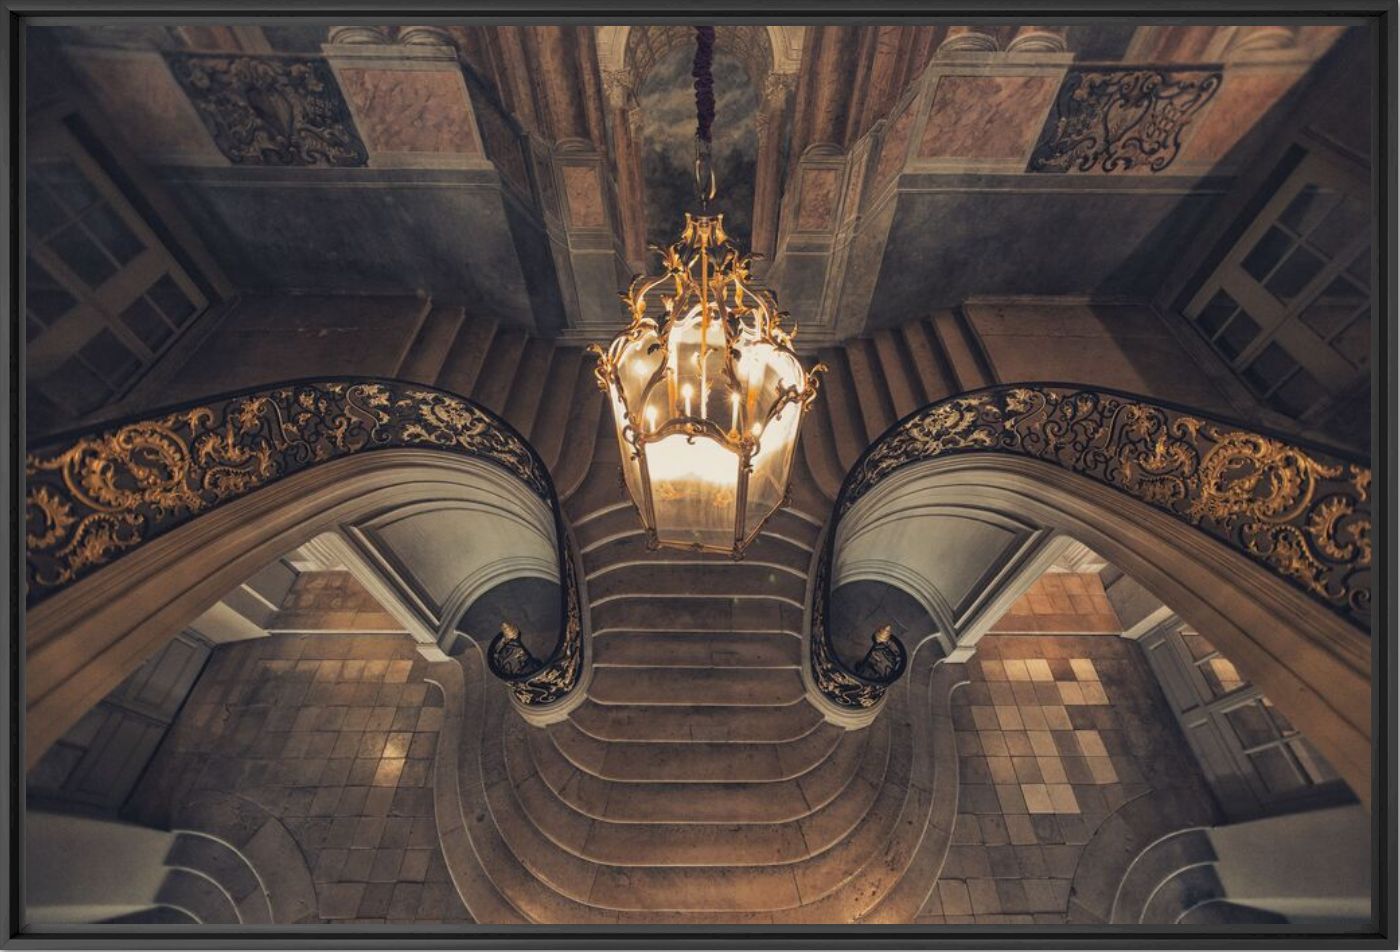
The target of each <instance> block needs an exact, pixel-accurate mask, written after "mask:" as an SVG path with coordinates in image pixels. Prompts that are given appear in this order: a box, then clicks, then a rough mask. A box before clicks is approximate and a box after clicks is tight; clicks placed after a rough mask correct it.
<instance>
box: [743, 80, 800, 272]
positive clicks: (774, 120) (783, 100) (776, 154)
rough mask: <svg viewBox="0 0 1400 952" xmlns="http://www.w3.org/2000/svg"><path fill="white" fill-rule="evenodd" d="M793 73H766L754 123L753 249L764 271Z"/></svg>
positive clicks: (773, 236) (771, 247) (771, 244)
mask: <svg viewBox="0 0 1400 952" xmlns="http://www.w3.org/2000/svg"><path fill="white" fill-rule="evenodd" d="M796 85H797V74H796V73H769V74H768V76H767V78H766V79H765V80H764V83H763V101H762V102H761V103H760V104H759V108H758V116H757V117H756V119H755V123H756V125H757V127H758V158H757V162H756V163H755V170H754V185H753V250H754V251H755V252H757V253H758V254H760V255H762V256H763V258H762V259H760V261H759V262H758V265H757V268H758V270H759V271H760V272H762V271H764V270H766V268H767V264H768V262H770V261H771V260H772V259H773V253H774V251H775V250H776V248H777V244H778V208H779V204H780V202H781V200H782V173H783V170H782V163H781V159H782V151H783V133H784V131H785V129H786V127H787V123H788V116H789V113H790V108H791V107H790V105H789V104H790V103H791V101H792V91H793V89H794V88H795V87H796Z"/></svg>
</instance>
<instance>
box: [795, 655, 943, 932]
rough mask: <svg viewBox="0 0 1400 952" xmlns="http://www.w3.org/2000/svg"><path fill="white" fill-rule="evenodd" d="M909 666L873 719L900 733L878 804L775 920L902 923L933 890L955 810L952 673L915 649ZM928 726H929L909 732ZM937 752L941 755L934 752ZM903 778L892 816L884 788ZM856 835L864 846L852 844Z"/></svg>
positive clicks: (811, 870)
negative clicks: (796, 903) (822, 874)
mask: <svg viewBox="0 0 1400 952" xmlns="http://www.w3.org/2000/svg"><path fill="white" fill-rule="evenodd" d="M911 667H912V670H911V671H910V673H909V675H907V679H906V680H904V681H901V683H900V685H897V686H896V688H895V689H894V691H893V692H892V694H891V695H887V697H888V698H889V700H888V701H887V706H886V708H885V710H884V711H882V712H881V716H880V719H881V720H889V721H893V725H892V728H891V729H892V731H893V732H894V733H896V734H897V735H899V736H900V738H901V742H900V743H897V744H895V745H893V746H892V747H891V754H890V766H889V776H888V778H887V779H886V780H885V781H884V782H882V783H881V785H880V793H879V796H880V798H881V799H882V800H884V801H885V802H884V804H883V805H882V804H879V803H877V805H876V806H875V807H874V808H872V810H871V811H870V812H869V813H868V814H867V815H866V816H865V817H863V818H862V821H861V826H860V828H859V829H857V830H855V831H853V832H852V833H851V834H849V835H847V836H845V837H843V839H842V841H841V843H840V844H839V845H838V846H837V848H836V850H833V851H831V853H830V854H829V855H825V856H824V857H823V859H824V862H825V863H826V864H827V872H828V876H827V878H825V879H824V880H823V879H821V878H819V877H818V876H817V875H816V874H817V871H818V866H817V865H816V864H813V865H812V866H811V867H810V868H807V873H808V876H809V877H810V878H809V879H808V880H807V881H806V882H805V883H803V882H800V883H799V885H801V886H802V887H803V901H804V905H803V906H802V907H801V908H800V909H796V910H792V911H791V912H788V913H777V914H775V917H774V918H775V921H779V922H858V921H859V922H872V923H907V922H912V921H914V918H915V916H916V915H917V913H918V912H919V910H920V909H921V907H922V906H923V905H924V903H925V901H926V900H927V897H928V895H929V894H930V893H931V892H932V890H933V887H934V884H935V883H936V882H937V879H938V875H939V873H940V871H941V870H942V867H943V862H944V859H945V857H946V855H947V850H948V845H949V843H950V842H951V839H952V829H953V824H954V822H955V818H956V815H957V790H958V778H957V757H956V753H955V747H954V732H953V720H952V712H951V709H950V708H949V705H948V700H949V696H950V694H951V691H952V690H953V689H954V688H955V687H956V686H957V685H958V683H959V675H958V674H957V673H955V670H952V669H950V668H949V667H947V666H939V665H938V664H937V659H936V658H934V657H933V656H932V655H931V654H928V653H917V654H916V656H915V659H914V663H913V665H912V666H911ZM901 695H902V697H901ZM877 723H878V721H877ZM930 723H931V724H932V726H933V730H931V731H914V730H911V728H912V727H913V726H914V725H915V724H920V725H922V724H930ZM940 751H941V752H942V756H936V755H937V754H938V752H940ZM902 760H904V761H907V768H906V766H905V765H904V764H902V763H901V761H902ZM906 769H907V774H906V772H905V771H906ZM906 776H907V778H908V779H907V781H905V784H904V785H905V795H904V797H903V803H902V804H901V805H900V806H899V807H898V811H897V813H895V808H894V803H893V800H892V799H891V794H890V793H888V792H887V791H888V790H889V789H891V788H893V787H897V786H899V783H898V781H899V780H900V778H902V777H906ZM891 814H893V819H892V820H891ZM862 840H863V841H864V843H865V845H867V846H870V847H871V848H870V849H868V850H863V849H862V848H861V847H860V846H858V845H857V844H860V843H861V841H862ZM848 844H849V845H848ZM843 848H845V849H849V850H850V855H849V856H848V857H847V858H846V861H843V860H841V859H840V858H838V857H839V853H838V852H837V851H838V850H841V849H843ZM833 883H834V884H833ZM818 897H820V898H818Z"/></svg>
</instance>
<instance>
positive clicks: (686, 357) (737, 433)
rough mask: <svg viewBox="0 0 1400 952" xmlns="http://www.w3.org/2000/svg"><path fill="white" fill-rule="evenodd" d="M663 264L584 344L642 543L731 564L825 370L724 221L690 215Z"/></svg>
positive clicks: (699, 65)
mask: <svg viewBox="0 0 1400 952" xmlns="http://www.w3.org/2000/svg"><path fill="white" fill-rule="evenodd" d="M707 32H708V37H707V35H706V34H707ZM707 41H708V43H712V42H713V30H712V29H711V30H708V31H707V30H706V28H703V27H702V28H699V29H698V30H697V55H696V69H695V76H696V91H697V96H696V99H697V104H698V105H699V107H700V108H699V112H700V123H699V132H698V133H697V146H698V147H699V148H698V149H697V161H696V177H697V182H698V183H700V184H701V201H702V209H704V207H705V206H706V205H707V202H708V199H709V198H710V197H712V196H713V191H714V186H713V176H712V174H710V173H709V163H708V142H709V123H708V118H707V116H706V113H705V95H706V94H707V93H708V80H709V46H708V43H707ZM702 86H703V89H702ZM710 102H712V99H710ZM712 108H713V107H712V106H711V109H712ZM707 180H708V181H707ZM661 261H662V268H663V273H662V274H660V275H654V276H639V277H637V278H636V279H634V280H633V282H632V285H631V287H630V289H629V290H628V291H627V292H626V293H625V294H623V295H622V298H623V300H624V301H625V303H626V306H627V310H628V313H629V314H630V317H631V323H630V324H629V325H628V326H627V328H626V329H625V330H624V331H623V332H622V334H621V335H619V336H618V337H617V339H616V340H614V341H613V342H612V344H611V345H610V346H609V347H608V348H607V349H606V350H604V349H603V348H601V347H599V346H597V345H594V346H593V347H592V348H591V349H592V350H593V351H594V352H595V353H596V354H597V355H598V366H597V368H596V374H597V377H598V385H599V386H600V387H601V388H602V389H603V390H604V391H605V392H606V393H607V394H608V397H609V400H610V402H611V404H612V410H613V418H614V421H615V423H616V427H617V440H618V447H619V449H620V450H621V453H622V473H623V479H624V482H625V483H626V486H627V491H628V493H629V494H630V495H631V497H632V500H633V502H634V503H635V504H636V507H637V511H638V513H639V514H640V516H641V520H642V524H643V526H644V528H645V529H646V532H647V537H648V541H649V544H651V545H652V546H656V545H671V546H682V547H686V548H693V549H703V550H712V551H720V552H727V553H729V554H731V555H733V556H734V557H736V558H737V557H740V556H742V554H743V551H744V549H745V548H746V547H747V546H748V544H749V543H750V542H752V541H753V539H754V538H755V537H756V536H757V535H758V532H759V530H760V529H761V528H762V527H763V524H764V522H765V521H767V519H768V518H769V517H770V516H772V515H773V513H774V512H776V511H777V510H778V509H779V508H781V507H782V505H783V504H784V503H785V502H786V499H787V492H788V486H789V479H790V475H791V471H792V461H793V452H794V450H795V448H796V445H797V436H798V430H799V428H800V427H801V425H802V417H803V414H804V413H805V411H806V410H807V408H808V407H809V406H810V405H811V403H812V401H813V399H815V397H816V393H817V381H816V375H817V373H819V372H820V371H822V370H824V369H825V368H824V367H822V366H821V365H820V364H818V365H817V366H815V367H814V368H813V369H812V370H811V371H810V372H808V371H805V370H803V368H802V364H801V362H800V361H799V360H798V358H797V355H796V353H794V351H793V349H792V337H791V333H790V332H788V331H785V330H784V329H783V328H782V327H781V325H780V319H781V317H783V316H785V315H782V314H781V313H780V312H779V311H778V309H777V304H776V301H775V300H774V298H773V296H772V295H771V294H770V293H769V292H768V291H767V290H764V289H760V288H755V287H754V286H753V285H752V283H751V277H750V272H749V267H750V261H749V258H748V256H747V255H745V254H742V253H741V252H740V251H739V250H738V249H737V248H736V247H735V246H734V245H733V244H732V243H731V242H730V241H729V239H728V236H726V235H725V232H724V216H722V215H709V214H706V213H704V211H703V210H702V213H700V214H690V213H687V214H686V216H685V229H684V231H683V233H682V234H681V238H680V241H678V242H677V243H676V244H673V245H671V246H670V247H669V248H667V249H665V250H664V251H663V252H662V253H661Z"/></svg>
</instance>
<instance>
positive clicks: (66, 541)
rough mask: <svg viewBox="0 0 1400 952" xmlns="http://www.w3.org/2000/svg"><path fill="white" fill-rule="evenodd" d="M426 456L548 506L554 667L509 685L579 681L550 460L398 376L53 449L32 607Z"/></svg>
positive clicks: (34, 492)
mask: <svg viewBox="0 0 1400 952" xmlns="http://www.w3.org/2000/svg"><path fill="white" fill-rule="evenodd" d="M405 448H410V449H411V448H423V449H432V450H438V451H441V452H445V453H451V454H455V455H458V456H465V457H470V458H473V459H479V460H483V461H485V462H488V463H491V464H493V465H495V466H498V467H500V468H501V469H503V470H505V471H506V472H507V473H508V474H510V475H511V476H513V477H514V478H515V479H517V480H519V481H520V482H521V483H523V484H524V485H525V486H526V487H527V488H528V489H529V490H530V492H532V493H533V494H534V495H536V496H538V497H539V498H540V499H541V500H543V501H544V502H545V503H547V504H548V505H549V507H550V510H551V512H552V514H553V517H554V523H555V532H556V537H557V539H558V540H559V547H558V548H559V577H560V582H561V585H560V588H561V589H562V594H561V599H562V602H563V604H562V609H563V611H562V615H561V617H562V622H561V631H560V635H559V639H558V642H557V643H556V645H555V648H554V651H553V652H552V653H551V655H550V657H549V658H547V659H546V660H544V661H543V662H538V663H537V664H536V665H533V666H532V667H531V670H528V671H522V672H520V673H518V674H517V675H515V676H513V677H508V678H506V680H507V682H508V683H509V684H510V687H511V689H512V691H513V692H514V693H515V695H516V697H517V698H519V699H520V700H521V701H522V702H523V703H526V704H544V703H548V702H550V701H554V700H558V699H559V698H560V697H562V696H563V695H564V694H566V693H568V691H569V690H571V689H572V688H573V687H574V685H575V684H577V683H578V676H579V672H580V670H581V668H582V662H583V637H582V624H581V618H580V612H579V599H578V591H577V582H576V577H575V573H574V563H573V555H572V553H571V551H570V549H569V545H568V536H567V534H566V532H565V529H564V525H563V520H562V518H561V516H560V511H559V503H558V499H557V498H556V497H555V493H554V486H553V483H552V482H551V481H550V478H549V473H548V471H547V470H546V468H545V465H544V463H543V462H542V461H541V460H540V458H539V456H538V455H537V454H536V453H535V451H534V449H533V448H532V447H531V446H530V445H529V443H527V442H526V441H525V440H524V439H523V438H521V436H520V435H519V434H518V433H516V432H515V430H514V429H512V428H511V427H510V425H509V424H507V423H506V422H504V421H503V420H501V419H499V418H498V417H496V416H495V415H494V414H492V413H490V412H489V411H487V410H485V409H483V408H481V407H479V406H477V405H476V404H474V403H471V402H470V401H468V400H465V399H463V398H462V397H459V396H456V395H454V394H451V393H447V392H445V391H441V390H435V389H433V388H430V387H424V386H421V385H418V384H410V383H405V382H402V381H396V380H379V379H354V380H350V379H320V380H307V381H295V382H290V383H285V384H278V385H276V386H271V387H264V388H259V389H257V390H250V391H243V392H239V393H235V394H229V395H224V396H218V397H211V398H207V399H204V400H201V401H199V402H197V403H193V404H189V405H185V406H180V407H176V408H171V409H165V410H157V411H152V412H150V413H148V414H144V415H142V417H141V418H139V419H132V420H127V421H122V422H118V423H111V424H103V425H100V426H98V427H96V428H93V429H90V430H86V431H83V432H76V433H71V434H67V435H64V436H60V437H54V438H51V439H48V440H45V441H44V442H43V443H42V444H40V445H37V446H35V447H32V448H30V449H29V451H28V453H27V455H26V461H25V475H26V488H25V520H26V527H25V528H26V547H27V560H26V568H25V582H26V604H27V605H28V606H29V607H31V608H32V607H33V606H35V605H38V604H40V603H41V602H43V601H45V600H46V599H49V598H52V597H54V596H55V595H57V594H59V593H60V592H62V591H63V590H64V589H66V588H67V587H69V586H71V585H73V584H74V583H76V582H78V581H79V580H81V579H83V578H85V577H86V576H88V575H90V574H92V573H93V572H96V571H98V570H100V569H102V568H104V567H105V566H108V565H111V564H112V563H113V562H115V561H117V560H118V559H121V558H124V557H126V556H129V555H130V554H131V553H133V552H135V551H136V550H137V549H139V548H140V547H141V546H143V545H145V544H146V543H148V542H151V541H153V540H154V539H157V538H159V537H161V536H163V535H165V534H166V533H168V532H170V531H172V530H174V529H176V528H178V527H180V526H182V525H184V524H186V523H188V522H191V521H193V520H195V519H197V518H199V517H200V516H203V515H206V514H207V513H209V512H211V511H213V510H215V509H217V508H219V507H221V506H224V505H227V504H228V503H231V502H233V501H235V500H237V499H241V498H243V497H245V496H247V495H249V494H250V493H253V492H256V491H258V490H260V489H263V488H265V487H267V486H270V485H272V484H274V483H276V482H278V481H279V480H282V479H285V478H287V477H289V476H292V475H294V474H296V473H299V472H302V471H304V470H307V469H310V468H312V467H315V466H318V465H321V464H324V463H329V462H332V461H334V460H338V459H344V458H347V457H351V456H357V455H361V454H365V453H370V452H375V451H380V450H386V449H405Z"/></svg>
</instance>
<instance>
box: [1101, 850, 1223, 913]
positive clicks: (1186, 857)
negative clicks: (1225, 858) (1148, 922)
mask: <svg viewBox="0 0 1400 952" xmlns="http://www.w3.org/2000/svg"><path fill="white" fill-rule="evenodd" d="M1215 860H1216V855H1215V850H1214V848H1212V847H1211V845H1210V837H1209V836H1207V835H1206V832H1205V830H1203V829H1187V830H1179V831H1177V832H1176V833H1172V834H1170V835H1168V836H1166V837H1163V838H1162V839H1160V840H1158V841H1157V842H1155V843H1153V844H1152V845H1151V846H1149V847H1147V849H1145V850H1143V851H1142V852H1141V853H1139V854H1138V856H1137V858H1136V859H1134V860H1133V862H1132V865H1130V866H1129V867H1128V871H1127V873H1126V874H1125V875H1124V876H1123V881H1122V883H1121V884H1119V886H1118V893H1117V896H1116V897H1115V898H1114V901H1113V918H1112V920H1111V921H1113V922H1141V921H1142V915H1143V910H1144V909H1145V908H1146V906H1147V903H1148V901H1149V900H1150V899H1151V898H1152V894H1153V893H1154V892H1156V890H1157V887H1158V886H1160V885H1161V884H1162V883H1163V882H1165V881H1166V880H1167V879H1168V878H1170V877H1171V876H1172V875H1174V874H1175V873H1177V872H1178V871H1179V870H1182V869H1184V868H1186V867H1187V866H1195V865H1198V864H1201V863H1213V862H1215Z"/></svg>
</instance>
